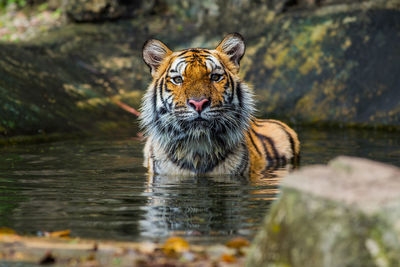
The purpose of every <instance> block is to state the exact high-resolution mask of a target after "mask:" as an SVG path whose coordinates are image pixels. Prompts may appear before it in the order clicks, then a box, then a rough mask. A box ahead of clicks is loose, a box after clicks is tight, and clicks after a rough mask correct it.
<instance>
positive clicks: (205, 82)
mask: <svg viewBox="0 0 400 267" xmlns="http://www.w3.org/2000/svg"><path fill="white" fill-rule="evenodd" d="M244 51H245V45H244V41H243V38H242V36H241V35H240V34H237V33H235V34H230V35H228V36H226V37H225V39H224V40H223V41H222V42H221V43H220V44H219V45H218V47H217V48H216V49H213V50H211V49H197V48H196V49H186V50H182V51H178V52H173V51H171V50H170V49H169V48H168V47H167V46H166V45H165V44H163V43H162V42H160V41H158V40H154V39H152V40H149V41H147V42H146V43H145V45H144V47H143V59H144V61H145V62H146V64H147V65H148V66H149V67H150V70H151V74H152V76H153V82H152V83H151V85H150V86H149V88H148V91H147V93H146V95H145V97H144V100H143V105H142V115H141V124H142V127H143V129H144V131H145V134H146V136H147V143H146V146H145V148H144V154H145V163H144V164H145V166H146V167H147V168H148V169H149V172H150V173H152V174H167V175H204V174H209V175H219V174H232V175H245V176H247V175H252V174H256V173H260V172H262V171H263V170H264V169H266V168H268V167H271V166H276V165H279V164H285V163H287V162H288V161H290V160H292V159H294V158H296V157H297V156H298V155H299V150H300V143H299V140H298V138H297V135H296V133H295V132H294V131H293V130H292V129H291V128H289V127H288V126H287V125H286V124H284V123H282V122H280V121H276V120H259V119H255V118H254V117H253V113H254V100H253V93H252V90H251V89H250V88H249V87H248V86H247V85H246V84H245V83H244V82H242V81H241V80H240V78H239V75H238V72H239V62H240V59H241V58H242V56H243V55H244Z"/></svg>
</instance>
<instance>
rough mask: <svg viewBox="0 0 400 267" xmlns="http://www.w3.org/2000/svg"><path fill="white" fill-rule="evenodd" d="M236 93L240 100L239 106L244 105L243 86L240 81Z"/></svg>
mask: <svg viewBox="0 0 400 267" xmlns="http://www.w3.org/2000/svg"><path fill="white" fill-rule="evenodd" d="M236 95H237V98H238V101H239V106H240V107H242V104H243V95H242V87H241V86H240V83H238V85H237V87H236Z"/></svg>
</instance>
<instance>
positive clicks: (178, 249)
mask: <svg viewBox="0 0 400 267" xmlns="http://www.w3.org/2000/svg"><path fill="white" fill-rule="evenodd" d="M189 247H190V246H189V243H188V242H187V241H186V240H185V239H183V238H182V237H170V238H168V239H167V241H165V243H164V245H163V246H162V250H163V252H164V253H165V254H166V255H167V256H176V254H179V253H182V252H185V251H188V250H189Z"/></svg>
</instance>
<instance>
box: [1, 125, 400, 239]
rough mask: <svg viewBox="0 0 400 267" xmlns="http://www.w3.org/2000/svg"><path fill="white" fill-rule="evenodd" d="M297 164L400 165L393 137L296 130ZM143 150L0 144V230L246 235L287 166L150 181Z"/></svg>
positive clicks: (122, 140) (93, 144)
mask: <svg viewBox="0 0 400 267" xmlns="http://www.w3.org/2000/svg"><path fill="white" fill-rule="evenodd" d="M297 131H298V132H299V136H300V139H301V141H302V160H301V165H308V164H315V163H326V162H327V161H329V160H330V159H332V158H334V157H335V156H337V155H341V154H345V155H353V156H361V157H367V158H372V159H376V160H379V161H383V162H388V163H391V164H394V165H397V166H400V134H399V133H398V132H382V131H367V130H362V131H360V130H344V129H330V130H322V129H307V128H297ZM142 146H143V143H142V142H141V141H139V140H136V139H134V138H129V137H115V138H103V139H84V140H67V141H58V142H53V143H43V144H37V145H17V146H10V147H3V148H0V227H1V226H7V227H11V228H13V229H15V230H17V231H18V232H19V233H23V234H34V235H35V234H37V233H38V232H39V231H55V230H62V229H71V231H72V235H73V236H81V237H86V238H101V239H118V240H130V241H139V240H143V239H146V240H149V239H150V240H154V241H157V240H160V239H163V238H165V237H167V236H170V235H181V236H184V237H185V238H187V239H189V240H190V241H191V242H201V243H203V242H205V243H211V242H215V241H218V242H223V241H225V240H226V239H229V238H231V237H232V236H238V235H240V236H245V237H247V238H252V236H253V235H254V233H255V231H256V230H257V227H258V225H259V224H260V222H261V220H262V219H263V217H264V215H265V214H266V213H267V212H268V209H269V207H270V205H271V203H272V202H273V200H274V199H275V198H276V197H277V193H278V192H279V188H278V185H279V180H280V179H281V178H282V175H284V174H285V173H286V172H287V170H286V169H285V168H283V169H279V170H276V171H273V172H271V173H269V174H267V175H266V177H264V178H263V179H260V180H257V181H248V180H246V179H232V178H223V177H222V178H218V179H217V178H204V177H203V178H198V179H195V178H187V179H174V180H165V179H163V178H162V177H161V178H158V179H156V180H157V182H156V183H149V182H148V177H147V175H146V170H145V169H144V168H143V167H142Z"/></svg>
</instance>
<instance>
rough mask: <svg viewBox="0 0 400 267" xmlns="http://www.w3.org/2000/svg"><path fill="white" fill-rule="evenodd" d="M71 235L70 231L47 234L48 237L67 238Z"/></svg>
mask: <svg viewBox="0 0 400 267" xmlns="http://www.w3.org/2000/svg"><path fill="white" fill-rule="evenodd" d="M70 234H71V230H62V231H56V232H50V233H48V236H50V237H67V236H69V235H70Z"/></svg>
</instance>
